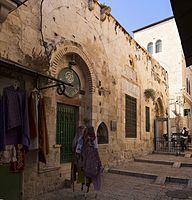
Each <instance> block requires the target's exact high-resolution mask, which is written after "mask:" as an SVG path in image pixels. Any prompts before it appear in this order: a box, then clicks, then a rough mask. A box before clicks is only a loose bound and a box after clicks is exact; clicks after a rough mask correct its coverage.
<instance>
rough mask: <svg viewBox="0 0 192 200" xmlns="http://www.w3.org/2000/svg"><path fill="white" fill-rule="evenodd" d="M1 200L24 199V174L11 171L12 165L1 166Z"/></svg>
mask: <svg viewBox="0 0 192 200" xmlns="http://www.w3.org/2000/svg"><path fill="white" fill-rule="evenodd" d="M0 199H3V200H13V199H14V200H21V199H22V173H15V172H11V171H10V165H8V164H7V165H0Z"/></svg>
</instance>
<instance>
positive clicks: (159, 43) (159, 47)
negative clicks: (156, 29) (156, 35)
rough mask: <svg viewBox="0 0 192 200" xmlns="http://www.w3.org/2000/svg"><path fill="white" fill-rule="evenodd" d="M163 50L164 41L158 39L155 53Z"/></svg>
mask: <svg viewBox="0 0 192 200" xmlns="http://www.w3.org/2000/svg"><path fill="white" fill-rule="evenodd" d="M159 52H162V41H161V40H157V41H156V43H155V53H159Z"/></svg>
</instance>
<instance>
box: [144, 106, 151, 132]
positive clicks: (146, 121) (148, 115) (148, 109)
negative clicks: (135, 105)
mask: <svg viewBox="0 0 192 200" xmlns="http://www.w3.org/2000/svg"><path fill="white" fill-rule="evenodd" d="M145 123H146V124H145V128H146V132H150V108H149V107H147V106H145Z"/></svg>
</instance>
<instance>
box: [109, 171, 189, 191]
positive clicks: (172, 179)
mask: <svg viewBox="0 0 192 200" xmlns="http://www.w3.org/2000/svg"><path fill="white" fill-rule="evenodd" d="M108 173H112V174H120V175H125V176H134V177H140V178H147V179H153V180H154V183H155V184H159V185H160V184H161V185H163V184H165V183H168V182H170V183H178V184H185V185H187V186H188V187H191V186H192V179H188V178H181V177H174V176H158V175H156V174H149V173H140V172H136V171H129V170H120V169H115V168H111V169H109V170H108Z"/></svg>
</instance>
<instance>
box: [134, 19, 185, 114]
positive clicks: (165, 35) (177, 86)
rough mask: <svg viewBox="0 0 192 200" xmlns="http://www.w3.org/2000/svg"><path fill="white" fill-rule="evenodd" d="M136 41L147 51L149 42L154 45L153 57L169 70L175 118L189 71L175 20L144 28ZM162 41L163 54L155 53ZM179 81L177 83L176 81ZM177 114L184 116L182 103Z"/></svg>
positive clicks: (136, 35)
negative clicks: (184, 60) (158, 42)
mask: <svg viewBox="0 0 192 200" xmlns="http://www.w3.org/2000/svg"><path fill="white" fill-rule="evenodd" d="M134 38H135V40H136V41H137V42H138V43H139V44H140V45H142V46H143V47H144V48H146V49H147V45H148V43H149V42H152V43H153V54H152V56H153V57H154V58H155V59H156V60H157V61H158V62H159V63H160V64H161V65H162V66H163V67H164V68H165V70H167V72H168V75H169V98H170V99H169V103H170V117H175V115H174V113H173V112H172V110H175V102H176V101H177V102H178V99H179V98H180V99H182V93H183V88H185V82H186V80H185V79H186V76H185V73H186V71H187V69H186V67H185V64H184V63H183V51H182V46H181V42H180V38H179V33H178V30H177V26H176V23H175V19H174V18H170V19H167V20H164V21H162V22H159V23H156V24H154V25H152V26H149V27H146V28H143V29H141V30H138V31H136V32H135V33H134ZM157 40H161V41H162V52H158V53H155V43H156V41H157ZM175 80H177V81H175ZM177 107H179V108H178V109H177V112H179V109H180V114H181V115H183V112H182V110H183V105H182V103H180V104H177Z"/></svg>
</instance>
